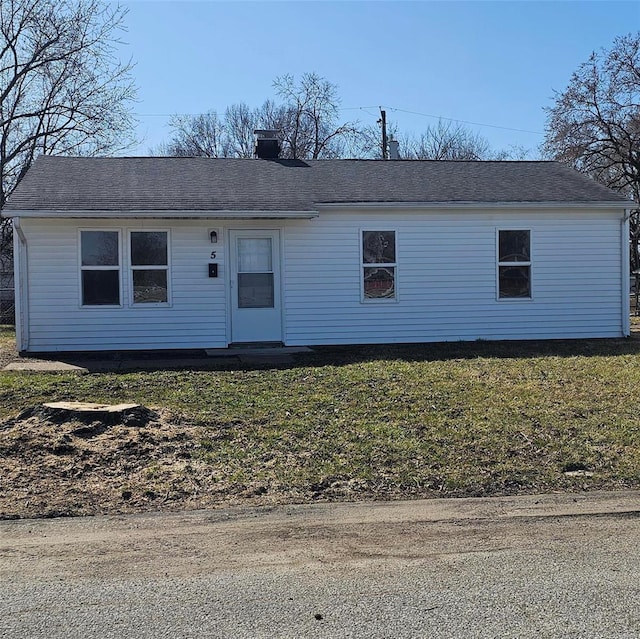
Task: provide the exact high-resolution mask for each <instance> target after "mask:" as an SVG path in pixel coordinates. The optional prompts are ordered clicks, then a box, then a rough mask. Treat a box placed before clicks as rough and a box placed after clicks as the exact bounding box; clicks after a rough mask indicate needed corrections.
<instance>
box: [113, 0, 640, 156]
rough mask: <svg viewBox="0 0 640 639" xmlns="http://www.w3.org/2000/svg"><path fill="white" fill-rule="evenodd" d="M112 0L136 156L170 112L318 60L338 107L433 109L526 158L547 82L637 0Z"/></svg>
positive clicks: (416, 118)
mask: <svg viewBox="0 0 640 639" xmlns="http://www.w3.org/2000/svg"><path fill="white" fill-rule="evenodd" d="M121 4H123V5H124V6H125V7H127V8H128V10H129V13H128V16H127V18H126V24H127V27H128V32H127V33H125V34H124V36H123V39H124V40H125V41H126V45H125V46H123V47H122V55H123V57H124V58H126V57H128V56H131V57H132V58H133V59H134V61H135V62H136V63H137V64H136V67H135V69H134V76H135V79H136V82H137V84H138V87H139V102H138V104H137V105H136V107H135V111H136V113H137V114H138V117H139V121H140V125H139V129H138V135H139V137H140V138H141V143H140V144H139V146H138V147H137V148H136V149H135V150H134V154H138V155H145V154H147V153H148V151H149V148H150V147H153V146H155V145H157V144H158V143H159V142H161V141H162V140H164V139H166V138H167V137H168V136H169V129H168V127H167V120H168V119H169V116H170V115H171V114H173V113H201V112H204V111H208V110H211V109H214V110H217V111H219V112H223V111H224V109H225V107H226V106H227V105H229V104H232V103H234V102H246V103H248V104H249V105H250V106H258V105H260V104H261V103H262V102H263V101H264V100H265V99H266V98H275V95H274V92H273V88H272V83H273V80H274V78H276V77H277V76H280V75H283V74H285V73H291V74H293V75H294V76H296V77H299V76H300V75H302V74H303V73H305V72H316V73H318V74H319V75H321V76H324V77H325V78H327V79H328V80H330V81H331V82H333V83H334V84H336V85H337V86H338V90H339V94H340V96H341V98H342V105H341V106H342V107H343V109H344V110H343V111H342V115H343V117H344V119H345V120H359V121H360V122H361V123H362V124H374V123H375V121H376V120H377V119H378V117H379V111H378V107H382V108H384V109H386V111H387V118H388V119H389V120H393V121H395V122H397V124H398V125H399V126H400V128H401V129H403V130H404V131H407V132H413V133H416V134H419V133H420V131H421V130H423V129H425V128H426V127H427V126H428V125H429V124H434V123H436V122H437V118H434V117H430V116H442V117H445V118H451V119H453V120H457V121H462V122H466V123H473V124H469V126H470V128H472V129H473V130H475V131H477V132H479V133H480V134H482V135H483V136H484V137H486V138H487V139H488V140H489V142H490V143H491V145H492V146H493V147H494V148H497V149H502V148H507V147H509V146H510V145H517V146H522V147H525V148H528V149H531V150H532V156H533V157H535V156H536V153H537V147H538V145H539V144H540V143H541V141H542V139H543V136H542V135H541V133H542V132H543V131H544V121H545V114H544V111H543V107H545V106H549V105H550V104H551V97H552V95H553V90H554V89H555V90H562V89H563V88H564V87H565V86H566V85H567V83H568V81H569V79H570V76H571V73H572V72H573V71H574V70H576V69H577V67H578V66H579V64H580V63H582V62H584V61H586V60H587V58H588V56H589V55H590V53H591V52H592V51H593V50H594V49H600V48H602V47H605V48H608V47H609V46H610V45H611V43H612V41H613V39H614V38H615V37H616V36H618V35H624V34H626V33H629V32H632V31H637V30H639V29H640V0H634V1H620V2H618V1H616V0H601V1H592V2H584V1H581V0H573V1H553V0H551V1H546V2H533V1H526V0H511V1H494V2H484V1H481V0H477V1H455V0H450V1H446V2H444V1H443V2H428V1H410V2H404V1H384V0H379V1H374V0H352V1H342V2H331V1H313V0H310V1H305V0H297V1H262V2H245V1H240V0H238V1H235V2H221V1H212V0H200V1H185V0H130V1H128V2H122V3H121ZM408 112H413V113H408ZM416 114H423V115H416ZM488 125H493V126H488ZM494 127H505V128H494ZM508 129H519V130H520V131H514V130H508ZM525 131H526V132H525Z"/></svg>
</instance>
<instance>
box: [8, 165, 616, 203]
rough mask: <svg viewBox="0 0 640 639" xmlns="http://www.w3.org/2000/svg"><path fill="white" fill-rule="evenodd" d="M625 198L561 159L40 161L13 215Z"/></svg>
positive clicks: (17, 197)
mask: <svg viewBox="0 0 640 639" xmlns="http://www.w3.org/2000/svg"><path fill="white" fill-rule="evenodd" d="M616 201H620V202H625V201H627V200H625V198H624V197H622V196H621V195H620V194H618V193H615V192H614V191H611V190H610V189H608V188H606V187H604V186H602V185H600V184H597V183H596V182H594V181H593V180H591V179H590V178H588V177H586V176H584V175H582V174H580V173H578V172H577V171H574V170H573V169H571V168H569V167H567V166H565V165H563V164H559V163H557V162H471V161H470V162H466V161H454V162H447V161H430V160H390V161H386V162H383V161H380V160H308V161H301V160H243V159H230V158H216V159H211V158H171V157H144V158H143V157H122V158H84V157H83V158H79V157H58V156H40V157H39V158H38V159H37V160H36V161H35V163H34V164H33V166H32V167H31V168H30V170H29V171H28V172H27V175H26V176H25V178H24V179H23V180H22V182H21V183H20V185H19V186H18V188H17V189H16V190H15V191H14V193H13V194H12V196H11V198H10V199H9V201H8V202H7V204H6V206H5V210H6V211H7V212H10V211H21V210H22V211H24V210H30V211H36V210H49V211H61V212H64V211H128V210H131V211H136V210H138V211H154V210H157V211H173V210H175V211H190V210H191V211H313V210H314V209H315V208H316V205H318V204H320V203H374V202H375V203H384V202H403V203H410V202H411V203H433V202H496V203H497V202H559V203H562V202H616Z"/></svg>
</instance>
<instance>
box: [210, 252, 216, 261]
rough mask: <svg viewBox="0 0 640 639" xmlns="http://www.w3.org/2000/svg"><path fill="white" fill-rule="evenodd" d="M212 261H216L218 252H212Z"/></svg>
mask: <svg viewBox="0 0 640 639" xmlns="http://www.w3.org/2000/svg"><path fill="white" fill-rule="evenodd" d="M211 259H212V260H215V259H216V252H215V251H211Z"/></svg>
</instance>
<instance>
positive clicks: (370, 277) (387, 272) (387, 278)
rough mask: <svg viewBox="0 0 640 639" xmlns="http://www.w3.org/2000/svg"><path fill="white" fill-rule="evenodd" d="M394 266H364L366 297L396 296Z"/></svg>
mask: <svg viewBox="0 0 640 639" xmlns="http://www.w3.org/2000/svg"><path fill="white" fill-rule="evenodd" d="M395 270H396V269H395V268H394V267H392V266H391V267H386V268H377V267H371V266H365V267H364V296H365V298H367V299H382V298H394V297H395V296H396V287H395Z"/></svg>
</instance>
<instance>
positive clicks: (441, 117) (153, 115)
mask: <svg viewBox="0 0 640 639" xmlns="http://www.w3.org/2000/svg"><path fill="white" fill-rule="evenodd" d="M379 108H381V107H379V106H378V105H375V106H373V105H372V106H359V107H341V108H340V109H338V110H339V111H363V112H364V113H366V114H367V115H370V116H372V117H377V114H376V113H370V112H369V111H368V109H379ZM386 108H387V109H388V110H390V111H396V112H398V113H407V114H409V115H419V116H421V117H423V118H433V119H435V120H446V121H447V122H460V123H462V124H470V125H472V126H482V127H488V128H490V129H500V130H502V131H516V132H517V133H531V134H533V135H544V133H542V132H541V131H532V130H530V129H517V128H515V127H510V126H501V125H499V124H488V123H486V122H473V121H471V120H460V119H458V118H448V117H446V116H444V115H435V114H433V113H421V112H420V111H410V110H409V109H400V108H398V107H386ZM132 115H134V116H135V117H138V118H171V117H173V116H197V115H204V113H133V114H132Z"/></svg>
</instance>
